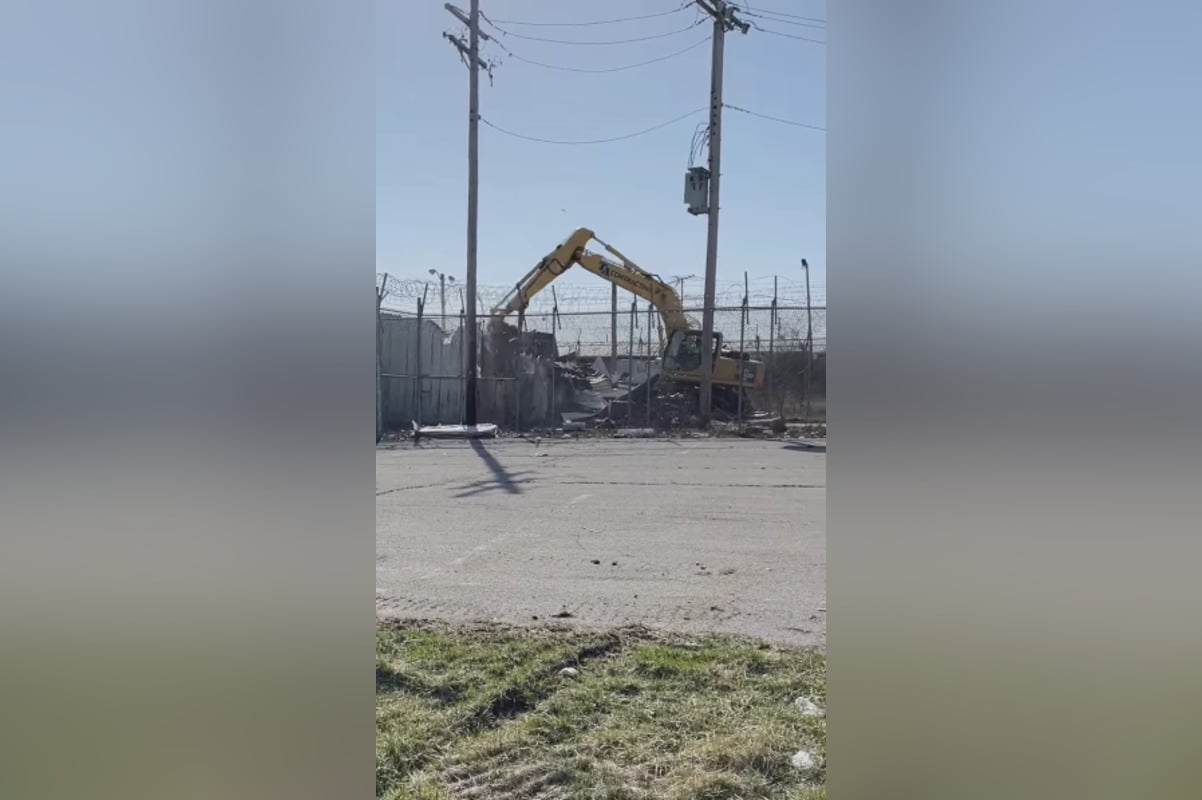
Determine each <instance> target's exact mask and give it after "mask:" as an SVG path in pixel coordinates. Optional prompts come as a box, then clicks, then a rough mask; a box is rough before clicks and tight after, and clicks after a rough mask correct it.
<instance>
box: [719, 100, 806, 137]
mask: <svg viewBox="0 0 1202 800" xmlns="http://www.w3.org/2000/svg"><path fill="white" fill-rule="evenodd" d="M722 107H723V108H729V109H730V110H731V111H741V112H743V113H744V114H750V115H751V116H753V117H759V118H760V119H768V120H772V121H773V122H780V123H783V124H785V125H796V126H797V127H798V128H809V129H810V130H815V131H826V128H824V127H822V126H821V125H811V124H809V123H808V122H795V121H793V120H791V119H782V118H781V117H773V116H770V115H768V114H761V113H759V112H758V111H752V110H750V109H747V108H742V107H740V106H732V105H731V104H730V103H723V104H722Z"/></svg>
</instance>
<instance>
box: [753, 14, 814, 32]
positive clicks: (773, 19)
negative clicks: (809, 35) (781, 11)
mask: <svg viewBox="0 0 1202 800" xmlns="http://www.w3.org/2000/svg"><path fill="white" fill-rule="evenodd" d="M743 13H744V14H746V15H747V16H749V17H759V18H760V19H762V20H767V21H768V22H778V23H780V24H781V25H797V26H799V27H802V28H817V29H818V30H825V29H826V23H825V22H822V23H817V22H801V21H799V20H791V19H778V18H776V17H770V16H766V15H764V14H761V13H759V12H756V11H744V12H743Z"/></svg>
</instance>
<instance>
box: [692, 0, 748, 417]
mask: <svg viewBox="0 0 1202 800" xmlns="http://www.w3.org/2000/svg"><path fill="white" fill-rule="evenodd" d="M696 2H697V6H698V8H700V9H701V10H703V11H705V12H706V13H707V14H709V15H710V16H711V17H713V18H714V36H713V39H714V46H713V57H712V63H711V66H710V122H709V173H710V174H709V203H708V206H709V209H708V212H709V216H708V221H707V226H706V240H705V294H704V300H703V302H702V308H701V392H700V402H699V407H698V409H697V411H698V416H699V417H700V420H701V426H702V427H703V428H704V427H709V423H710V417H711V412H712V410H713V388H714V352H713V339H714V292H715V288H716V286H717V281H718V183H719V180H720V176H721V168H722V54H723V49H724V45H725V44H726V32H727V31H729V30H734V29H735V28H738V29H739V30H741V31H742V32H743V33H747V29H748V28H750V27H751V26H750V25H748V24H747V23H746V22H742V21H740V20H739V19H737V18H736V17H735V9H734V7H733V6H731V5H729V4H728V3H727V2H726V0H696Z"/></svg>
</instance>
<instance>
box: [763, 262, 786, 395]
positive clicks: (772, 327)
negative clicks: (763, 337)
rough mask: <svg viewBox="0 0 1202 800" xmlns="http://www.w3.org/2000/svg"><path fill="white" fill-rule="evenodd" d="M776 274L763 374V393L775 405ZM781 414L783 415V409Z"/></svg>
mask: <svg viewBox="0 0 1202 800" xmlns="http://www.w3.org/2000/svg"><path fill="white" fill-rule="evenodd" d="M776 314H777V311H776V276H775V275H773V276H772V311H771V312H770V313H769V315H768V320H769V323H768V369H767V370H765V372H766V373H767V374H766V375H765V376H764V394H765V395H767V397H768V402H770V403H772V405H776V395H775V394H773V391H772V390H773V389H774V388H775V387H774V386H773V381H772V373H773V372H774V371H775V370H776V359H775V358H774V357H773V356H774V352H773V350H774V347H773V346H774V345H775V344H776ZM781 416H782V417H783V416H784V413H783V410H782V412H781Z"/></svg>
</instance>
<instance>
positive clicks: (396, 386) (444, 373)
mask: <svg viewBox="0 0 1202 800" xmlns="http://www.w3.org/2000/svg"><path fill="white" fill-rule="evenodd" d="M464 338H465V337H464V336H463V333H462V331H461V330H459V329H457V330H455V331H454V333H452V334H451V335H449V336H447V335H444V334H443V331H442V329H441V328H439V327H438V324H437V323H436V322H435V321H434V320H430V319H423V320H422V322H421V324H420V326H419V324H418V321H417V319H416V317H411V316H400V315H394V314H388V313H387V312H385V313H383V314H381V317H380V365H381V369H380V371H381V375H382V377H381V387H380V397H381V401H380V405H381V408H382V415H383V427H384V429H385V430H398V429H408V428H409V427H410V425H411V424H412V423H413V422H414V421H416V422H418V423H420V424H422V425H448V424H457V423H461V422H463V396H464V385H463V384H464V382H463V377H462V376H463V372H464V362H465V361H466V356H467V353H466V349H465V346H464ZM479 341H480V342H481V344H482V348H481V352H480V362H479V365H478V366H479V368H480V372H481V375H480V377H479V378H478V381H477V383H478V388H477V417H478V419H479V421H481V422H492V423H495V424H497V425H499V426H501V428H502V429H504V430H516V429H519V428H520V429H523V430H524V429H528V428H531V427H543V426H547V425H551V424H554V425H558V424H560V422H559V421H554V422H553V420H557V418H558V412H559V411H560V410H562V409H563V408H564V406H565V405H566V402H565V401H564V400H562V399H560V398H557V397H553V396H552V393H551V385H552V375H553V362H552V361H551V359H544V358H536V357H532V356H528V355H524V354H522V353H519V352H517V351H516V350H513V351H512V352H505V353H496V352H494V351H493V349H492V346H491V344H490V343H489V342H488V341H486V339H485V337H484V336H483V335H481V337H480V340H479ZM419 370H420V375H421V377H420V379H419V378H418V374H419ZM419 392H420V395H419Z"/></svg>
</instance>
